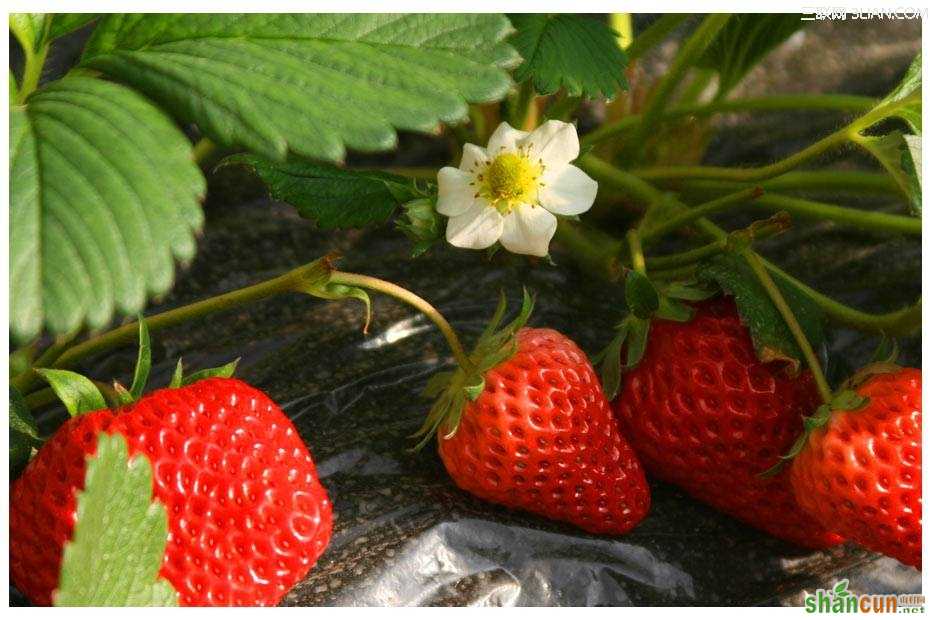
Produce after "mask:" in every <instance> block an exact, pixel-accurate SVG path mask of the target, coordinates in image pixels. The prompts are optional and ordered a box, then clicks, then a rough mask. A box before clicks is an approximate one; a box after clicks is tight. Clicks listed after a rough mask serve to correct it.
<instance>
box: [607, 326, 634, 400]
mask: <svg viewBox="0 0 930 620" xmlns="http://www.w3.org/2000/svg"><path fill="white" fill-rule="evenodd" d="M629 329H630V328H629V322H628V321H624V322H622V323H621V324H620V326H619V327H618V328H617V332H616V333H615V334H614V337H613V339H612V340H611V341H610V344H608V345H607V347H606V348H605V349H604V350H603V351H602V352H601V354H600V357H601V363H600V371H601V372H600V375H601V386H602V387H603V389H604V395H605V396H606V397H607V400H613V399H614V397H616V396H617V393H618V392H619V391H620V379H621V375H622V373H623V360H622V359H621V357H620V355H621V353H622V352H623V345H624V343H625V342H626V337H627V333H628V332H629Z"/></svg>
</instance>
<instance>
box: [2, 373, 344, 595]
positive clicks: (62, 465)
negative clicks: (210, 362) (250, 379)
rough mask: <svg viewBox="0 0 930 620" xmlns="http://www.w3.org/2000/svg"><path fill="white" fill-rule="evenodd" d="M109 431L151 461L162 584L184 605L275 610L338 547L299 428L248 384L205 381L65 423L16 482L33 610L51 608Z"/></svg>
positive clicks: (17, 568) (22, 580) (15, 548)
mask: <svg viewBox="0 0 930 620" xmlns="http://www.w3.org/2000/svg"><path fill="white" fill-rule="evenodd" d="M101 431H105V432H107V433H110V434H117V433H118V434H121V435H123V436H124V437H125V438H126V441H127V444H128V445H129V450H130V454H138V453H140V452H141V453H142V454H144V455H146V456H147V457H148V458H149V460H150V462H151V463H152V470H153V474H154V484H153V486H154V495H155V497H156V498H157V499H158V500H160V501H161V502H162V503H163V504H164V505H165V507H166V509H167V513H168V531H169V534H168V543H167V546H166V549H165V558H164V563H163V564H162V568H161V575H162V576H163V577H164V578H165V579H167V580H168V581H169V582H171V584H172V585H173V586H174V588H175V589H176V590H177V591H178V594H179V602H180V603H181V604H182V605H273V604H275V603H277V602H278V601H280V600H281V598H282V597H283V596H284V595H285V594H286V593H287V591H288V590H289V589H290V588H291V587H292V586H293V585H294V584H295V583H297V582H298V581H299V580H300V579H301V578H303V576H304V575H306V574H307V571H309V570H310V568H311V567H312V566H313V565H314V563H315V562H316V560H317V558H319V557H320V554H322V553H323V550H324V549H325V548H326V545H327V544H328V543H329V537H330V533H331V530H332V506H331V505H330V502H329V498H328V497H327V495H326V490H325V489H324V488H323V487H322V485H321V484H320V481H319V478H318V477H317V473H316V468H315V466H314V464H313V460H312V459H311V457H310V453H309V452H308V451H307V448H306V446H305V445H304V443H303V442H302V441H301V439H300V437H299V436H298V435H297V431H296V430H295V429H294V426H293V424H291V422H290V420H288V419H287V417H286V416H285V415H284V413H282V412H281V410H280V409H279V408H278V406H277V405H275V404H274V403H273V402H272V401H271V400H270V399H269V398H268V397H267V396H266V395H265V394H264V393H262V392H260V391H259V390H256V389H255V388H253V387H250V386H249V385H246V384H245V383H243V382H242V381H238V380H236V379H207V380H204V381H200V382H197V383H195V384H193V385H190V386H187V387H183V388H177V389H164V390H158V391H155V392H153V393H152V394H150V395H148V396H146V397H144V398H142V399H141V400H139V401H138V402H137V403H135V404H134V405H132V406H130V407H127V408H124V409H122V410H120V411H119V412H118V413H113V412H111V411H110V410H100V411H95V412H93V413H88V414H85V415H82V416H79V417H76V418H72V419H70V420H68V421H67V422H66V423H65V424H64V425H62V427H61V428H60V429H59V430H58V432H57V433H55V435H54V436H53V437H52V438H51V439H50V440H49V441H48V442H47V443H46V444H45V445H44V446H43V447H42V449H41V450H39V452H38V454H37V455H36V456H35V458H34V459H33V460H32V462H31V463H30V464H29V465H28V466H27V468H26V470H25V471H24V472H23V475H22V477H20V478H19V479H18V480H17V481H16V482H15V483H14V484H13V486H12V489H11V492H10V504H11V506H12V507H15V510H11V511H10V576H11V578H12V580H13V582H14V583H15V584H16V585H17V587H19V589H20V590H21V591H22V592H23V593H24V594H25V595H26V596H28V597H29V599H30V600H32V601H33V602H34V603H36V604H40V605H48V604H50V603H51V602H52V595H53V592H54V590H55V588H56V587H57V583H58V574H59V569H60V565H61V554H62V547H63V545H64V544H65V543H66V542H68V541H69V540H70V539H71V534H72V531H73V528H74V523H75V518H76V505H75V495H76V493H77V492H78V491H80V490H81V489H82V488H83V485H84V470H85V461H86V458H87V457H88V456H90V455H93V454H95V453H96V449H97V446H96V443H97V439H96V438H97V434H98V433H99V432H101Z"/></svg>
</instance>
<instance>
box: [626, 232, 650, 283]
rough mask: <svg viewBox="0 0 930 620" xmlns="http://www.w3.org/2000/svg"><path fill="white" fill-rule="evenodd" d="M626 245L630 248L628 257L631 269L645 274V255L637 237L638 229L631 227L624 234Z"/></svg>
mask: <svg viewBox="0 0 930 620" xmlns="http://www.w3.org/2000/svg"><path fill="white" fill-rule="evenodd" d="M626 239H627V245H628V246H629V248H630V259H631V262H632V263H633V269H635V270H636V271H638V272H640V273H641V274H643V275H646V257H645V256H644V255H643V244H642V241H641V240H640V238H639V229H638V228H631V229H630V230H629V232H627V234H626Z"/></svg>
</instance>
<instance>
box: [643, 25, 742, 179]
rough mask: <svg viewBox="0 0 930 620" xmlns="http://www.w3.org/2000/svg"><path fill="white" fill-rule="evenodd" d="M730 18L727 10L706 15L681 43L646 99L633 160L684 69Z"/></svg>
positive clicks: (701, 52)
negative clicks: (669, 65) (656, 85)
mask: <svg viewBox="0 0 930 620" xmlns="http://www.w3.org/2000/svg"><path fill="white" fill-rule="evenodd" d="M729 19H730V15H729V14H727V13H712V14H710V15H708V16H707V17H705V18H704V20H703V21H702V22H701V25H700V26H698V27H697V30H695V31H694V34H692V35H691V36H690V37H688V40H687V41H686V42H685V44H684V45H682V47H681V49H680V50H679V51H678V53H677V54H676V55H675V60H674V61H673V62H672V66H671V67H669V69H668V71H667V72H666V73H665V76H664V77H663V78H662V80H661V81H660V82H659V85H658V87H656V90H655V91H654V93H653V95H652V97H650V99H649V101H648V102H647V104H646V105H647V107H646V111H645V113H644V114H643V117H642V120H641V121H640V123H639V127H637V128H636V131H635V132H634V134H633V139H632V140H631V142H630V144H631V145H632V149H633V150H632V159H634V160H635V159H636V158H637V157H638V155H639V153H641V152H642V149H643V147H644V143H645V141H646V138H648V137H649V135H650V134H652V132H653V130H654V128H655V124H656V122H657V121H658V120H659V118H660V117H661V116H662V113H663V112H664V111H665V107H666V105H667V104H668V102H669V101H670V100H671V98H672V95H673V94H674V92H675V89H676V88H677V86H678V84H679V82H681V79H682V77H684V75H685V72H686V71H687V70H688V69H689V68H690V67H691V65H693V64H694V63H695V62H697V60H698V58H700V56H701V54H703V53H704V51H705V50H706V49H707V48H708V47H709V46H710V44H711V43H713V41H714V38H715V37H716V36H717V33H718V32H720V30H721V29H722V28H723V27H724V26H725V25H726V23H727V21H728V20H729Z"/></svg>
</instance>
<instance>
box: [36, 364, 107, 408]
mask: <svg viewBox="0 0 930 620" xmlns="http://www.w3.org/2000/svg"><path fill="white" fill-rule="evenodd" d="M36 372H37V373H39V374H40V375H42V378H44V379H45V380H46V381H47V382H48V384H49V385H50V386H51V387H52V390H54V392H55V395H56V396H58V398H59V400H61V402H62V403H64V405H65V409H67V410H68V413H70V414H71V417H74V416H78V415H81V414H82V413H87V412H88V411H96V410H98V409H106V408H107V403H106V401H105V400H104V398H103V394H101V393H100V390H99V389H98V388H97V386H96V385H94V382H93V381H91V380H90V379H88V378H87V377H85V376H83V375H79V374H78V373H76V372H72V371H70V370H58V369H52V368H36Z"/></svg>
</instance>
